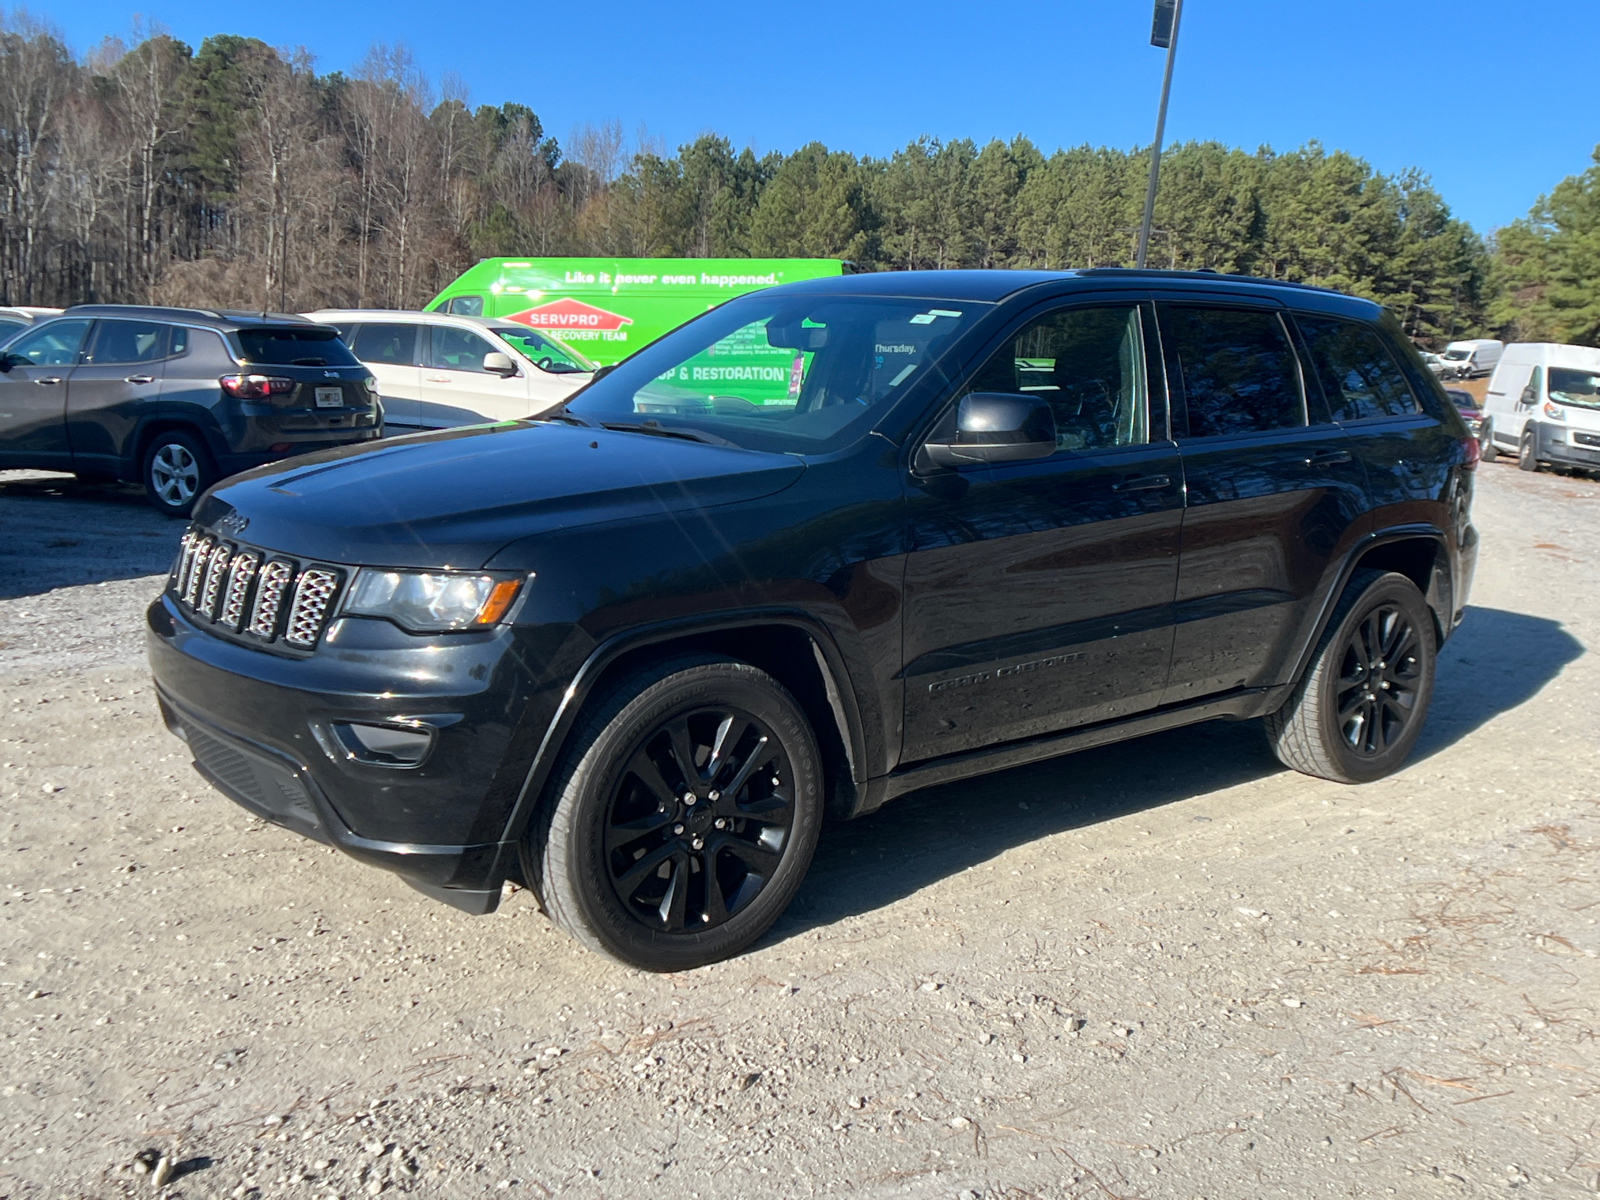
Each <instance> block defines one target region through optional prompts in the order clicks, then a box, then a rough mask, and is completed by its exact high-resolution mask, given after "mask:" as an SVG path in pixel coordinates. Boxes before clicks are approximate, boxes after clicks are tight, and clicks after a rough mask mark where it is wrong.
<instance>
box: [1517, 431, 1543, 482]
mask: <svg viewBox="0 0 1600 1200" xmlns="http://www.w3.org/2000/svg"><path fill="white" fill-rule="evenodd" d="M1517 466H1518V467H1520V468H1522V470H1524V471H1530V472H1531V471H1537V470H1538V469H1539V444H1538V441H1537V440H1536V439H1535V438H1534V433H1533V426H1532V425H1529V426H1528V427H1527V428H1525V429H1523V431H1522V441H1520V442H1519V443H1517Z"/></svg>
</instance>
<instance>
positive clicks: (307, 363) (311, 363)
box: [289, 358, 328, 367]
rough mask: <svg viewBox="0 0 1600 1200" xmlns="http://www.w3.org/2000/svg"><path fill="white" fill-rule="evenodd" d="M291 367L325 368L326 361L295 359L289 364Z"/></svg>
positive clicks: (322, 359)
mask: <svg viewBox="0 0 1600 1200" xmlns="http://www.w3.org/2000/svg"><path fill="white" fill-rule="evenodd" d="M289 365H290V366H291V367H325V366H327V365H328V360H327V359H325V358H297V359H294V360H293V361H291V362H290V363H289Z"/></svg>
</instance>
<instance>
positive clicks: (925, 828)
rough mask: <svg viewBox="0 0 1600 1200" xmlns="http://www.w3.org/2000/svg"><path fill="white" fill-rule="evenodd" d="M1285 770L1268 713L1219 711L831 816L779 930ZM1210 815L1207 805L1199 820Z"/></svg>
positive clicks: (851, 912)
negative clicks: (1223, 716)
mask: <svg viewBox="0 0 1600 1200" xmlns="http://www.w3.org/2000/svg"><path fill="white" fill-rule="evenodd" d="M1282 770H1284V767H1283V766H1282V765H1281V764H1280V763H1279V762H1278V760H1277V759H1276V758H1274V757H1273V756H1272V754H1271V752H1270V751H1269V750H1268V749H1267V744H1266V741H1265V739H1264V738H1263V737H1262V735H1261V723H1260V722H1259V721H1245V722H1239V723H1237V724H1234V723H1215V722H1214V723H1208V724H1205V725H1196V726H1190V727H1188V728H1186V729H1175V730H1170V731H1168V732H1165V733H1156V734H1150V735H1149V736H1147V737H1143V738H1138V739H1136V740H1134V741H1131V742H1124V743H1122V744H1121V745H1117V746H1101V747H1097V748H1096V749H1093V750H1084V751H1081V752H1080V753H1077V754H1069V755H1065V756H1063V757H1061V758H1054V759H1050V760H1048V761H1046V762H1040V763H1030V764H1029V765H1027V766H1024V767H1013V768H1011V769H1010V770H1007V771H1001V772H998V773H996V774H993V775H986V776H983V777H981V778H978V779H969V780H963V781H962V782H960V783H951V784H944V785H942V786H940V787H934V788H929V789H927V790H926V791H922V792H914V793H912V794H911V795H909V796H906V797H903V798H902V799H899V800H892V801H890V802H889V803H888V804H886V805H884V807H883V808H881V809H879V810H878V811H877V812H875V813H873V814H871V815H870V816H866V817H862V818H860V819H859V820H855V821H850V822H847V823H844V824H838V825H832V826H828V827H825V828H824V829H823V832H822V841H821V844H820V845H819V846H818V847H817V855H816V858H815V859H814V860H813V862H812V865H811V870H810V872H809V873H808V874H807V875H806V880H805V883H803V884H802V885H801V887H800V893H799V895H797V896H796V897H795V899H794V902H793V903H791V904H790V905H789V909H788V911H787V912H786V913H785V914H784V916H783V918H782V919H781V920H780V921H779V923H778V924H777V926H776V927H775V928H774V929H773V932H772V934H770V935H768V936H769V937H773V938H776V939H778V940H782V939H783V938H786V937H792V936H794V935H795V934H798V933H802V932H804V931H805V930H807V929H811V928H814V927H816V926H818V925H825V924H829V923H831V922H834V921H837V920H840V919H842V918H844V917H849V916H856V915H859V914H861V913H865V912H870V911H871V910H873V909H875V908H881V907H884V906H885V905H888V904H892V903H894V902H895V901H896V900H900V899H903V898H904V897H906V896H909V895H911V894H912V893H913V892H916V891H918V890H919V889H921V888H924V887H927V886H928V885H929V884H931V883H935V882H937V881H938V880H940V879H943V878H946V877H948V876H950V875H955V874H959V873H960V872H961V871H964V870H966V869H967V868H968V867H971V866H975V865H977V864H979V863H983V862H987V861H988V860H990V859H992V858H994V857H995V856H996V855H998V854H1001V853H1003V852H1004V851H1006V850H1010V849H1012V848H1014V847H1016V846H1021V845H1025V844H1027V843H1029V842H1033V841H1037V840H1039V839H1040V838H1044V837H1049V836H1050V835H1052V834H1059V833H1063V832H1065V831H1067V830H1071V829H1078V828H1082V827H1086V826H1091V825H1097V824H1099V823H1101V822H1103V821H1108V820H1111V819H1113V818H1115V817H1122V816H1128V815H1130V814H1133V813H1138V812H1142V811H1144V810H1146V809H1151V808H1159V807H1161V806H1163V805H1166V804H1172V803H1174V802H1176V801H1180V800H1189V799H1193V798H1195V797H1199V796H1205V795H1206V794H1207V793H1210V792H1216V791H1220V790H1222V789H1224V788H1230V787H1236V786H1238V785H1240V784H1244V783H1249V782H1250V781H1252V780H1255V779H1260V778H1262V777H1264V776H1267V775H1272V774H1276V773H1277V772H1279V771H1282ZM1207 817H1208V814H1207V813H1206V812H1205V810H1204V809H1197V810H1196V813H1195V819H1196V820H1197V821H1199V820H1201V819H1204V818H1207Z"/></svg>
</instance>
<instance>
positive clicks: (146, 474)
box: [141, 429, 217, 517]
mask: <svg viewBox="0 0 1600 1200" xmlns="http://www.w3.org/2000/svg"><path fill="white" fill-rule="evenodd" d="M141 477H142V478H143V480H144V490H145V494H146V495H147V496H149V497H150V503H151V504H153V505H154V506H155V507H156V508H157V509H158V510H160V511H161V512H164V513H166V514H167V515H168V516H169V517H187V516H188V515H189V513H190V512H191V511H192V510H193V509H194V502H195V501H196V500H198V499H199V498H200V496H201V494H202V493H203V492H204V491H205V490H206V489H207V488H208V487H210V486H211V485H212V484H213V483H215V482H216V481H217V469H216V467H215V466H214V465H212V462H211V455H210V454H209V453H208V452H207V451H206V448H205V446H204V445H202V444H201V441H200V439H199V438H198V437H196V436H195V435H194V434H192V433H189V432H187V431H185V430H181V429H174V430H169V431H168V432H165V433H158V434H156V436H155V437H154V438H152V439H151V440H150V445H149V446H148V447H146V449H145V452H144V467H143V471H142V476H141Z"/></svg>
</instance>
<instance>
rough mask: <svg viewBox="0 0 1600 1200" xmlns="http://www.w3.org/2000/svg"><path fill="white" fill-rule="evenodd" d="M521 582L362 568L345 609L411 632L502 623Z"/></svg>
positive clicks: (496, 577) (498, 577)
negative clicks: (378, 618)
mask: <svg viewBox="0 0 1600 1200" xmlns="http://www.w3.org/2000/svg"><path fill="white" fill-rule="evenodd" d="M521 586H522V579H521V577H520V576H519V577H513V578H507V577H506V576H505V575H490V574H483V573H468V572H458V571H383V570H377V569H374V568H372V567H363V568H362V569H361V570H360V571H359V572H358V573H357V574H356V581H355V583H354V584H352V585H351V587H350V594H349V597H348V598H347V599H346V600H345V602H344V612H345V613H347V614H350V615H353V616H363V617H387V618H388V619H389V620H391V621H393V622H394V623H395V624H396V625H399V626H400V627H401V628H402V629H409V630H411V631H412V632H413V633H443V632H446V631H448V630H451V629H482V628H484V627H485V626H487V625H497V624H499V622H500V620H501V619H502V618H503V617H504V616H505V615H506V613H507V612H508V611H509V610H510V608H511V602H512V601H513V600H515V599H516V598H517V589H518V588H520V587H521Z"/></svg>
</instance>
